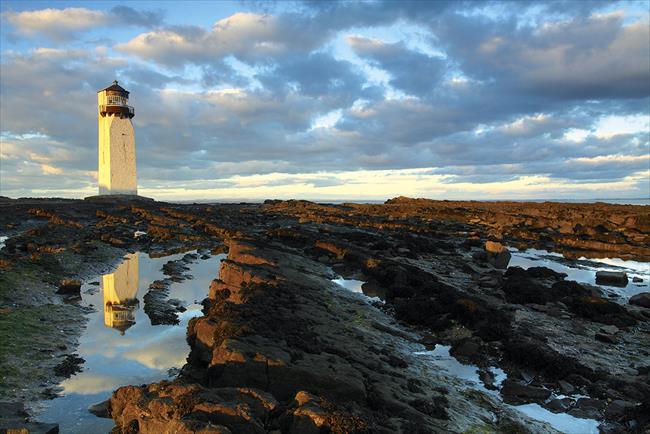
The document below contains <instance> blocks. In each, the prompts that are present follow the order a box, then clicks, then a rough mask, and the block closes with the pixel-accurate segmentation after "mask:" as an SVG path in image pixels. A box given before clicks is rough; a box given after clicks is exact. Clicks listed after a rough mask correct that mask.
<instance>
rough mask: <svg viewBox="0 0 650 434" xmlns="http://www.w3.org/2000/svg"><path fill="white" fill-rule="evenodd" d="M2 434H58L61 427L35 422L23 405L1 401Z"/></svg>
mask: <svg viewBox="0 0 650 434" xmlns="http://www.w3.org/2000/svg"><path fill="white" fill-rule="evenodd" d="M0 432H2V433H7V434H14V433H15V434H23V433H27V434H29V433H34V434H58V432H59V425H58V424H56V423H43V422H33V421H31V420H30V418H29V415H28V414H27V412H26V411H25V407H24V405H23V404H22V403H14V402H4V401H0Z"/></svg>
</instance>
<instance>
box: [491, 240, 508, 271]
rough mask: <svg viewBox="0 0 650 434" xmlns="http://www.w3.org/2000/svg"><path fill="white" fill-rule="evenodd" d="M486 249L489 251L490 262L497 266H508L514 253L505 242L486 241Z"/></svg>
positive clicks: (503, 267) (504, 267)
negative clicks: (511, 252)
mask: <svg viewBox="0 0 650 434" xmlns="http://www.w3.org/2000/svg"><path fill="white" fill-rule="evenodd" d="M485 251H486V253H487V260H488V262H489V263H490V264H492V265H493V266H494V267H495V268H501V269H506V268H508V263H509V262H510V258H511V256H512V255H511V254H510V252H509V251H508V249H507V248H506V247H505V246H504V245H503V244H501V243H497V242H495V241H486V242H485Z"/></svg>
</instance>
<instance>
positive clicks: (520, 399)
mask: <svg viewBox="0 0 650 434" xmlns="http://www.w3.org/2000/svg"><path fill="white" fill-rule="evenodd" d="M501 395H502V396H503V400H504V401H506V402H508V403H510V404H523V403H529V402H538V401H544V400H545V399H547V398H548V397H549V396H551V391H550V390H548V389H544V388H542V387H536V386H527V385H525V384H520V383H517V382H515V381H513V380H506V381H505V382H504V384H503V387H502V388H501Z"/></svg>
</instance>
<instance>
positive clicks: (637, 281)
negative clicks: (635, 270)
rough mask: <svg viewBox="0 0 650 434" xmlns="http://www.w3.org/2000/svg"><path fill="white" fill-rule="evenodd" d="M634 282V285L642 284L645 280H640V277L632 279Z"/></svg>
mask: <svg viewBox="0 0 650 434" xmlns="http://www.w3.org/2000/svg"><path fill="white" fill-rule="evenodd" d="M632 282H634V283H641V282H643V279H642V278H640V277H639V276H634V277H633V278H632Z"/></svg>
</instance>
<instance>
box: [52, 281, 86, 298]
mask: <svg viewBox="0 0 650 434" xmlns="http://www.w3.org/2000/svg"><path fill="white" fill-rule="evenodd" d="M80 291H81V281H79V280H76V279H63V280H61V282H60V283H59V290H58V291H57V292H56V293H57V294H64V295H75V296H78V295H79V294H80Z"/></svg>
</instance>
